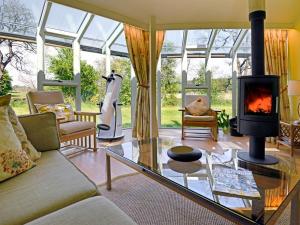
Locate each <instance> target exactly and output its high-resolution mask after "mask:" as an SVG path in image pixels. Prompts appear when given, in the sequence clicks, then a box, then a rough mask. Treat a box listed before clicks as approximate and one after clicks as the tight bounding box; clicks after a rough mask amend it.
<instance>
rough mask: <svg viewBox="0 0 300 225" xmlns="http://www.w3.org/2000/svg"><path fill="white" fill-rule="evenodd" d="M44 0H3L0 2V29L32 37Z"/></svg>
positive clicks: (4, 31)
mask: <svg viewBox="0 0 300 225" xmlns="http://www.w3.org/2000/svg"><path fill="white" fill-rule="evenodd" d="M43 5H44V0H31V1H28V0H3V1H1V2H0V31H1V32H3V33H9V34H17V35H24V36H30V37H34V36H35V34H36V27H37V25H38V22H39V19H40V15H41V12H42V9H43Z"/></svg>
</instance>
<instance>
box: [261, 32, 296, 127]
mask: <svg viewBox="0 0 300 225" xmlns="http://www.w3.org/2000/svg"><path fill="white" fill-rule="evenodd" d="M287 45H288V32H287V31H286V30H266V32H265V55H266V56H265V57H266V73H267V74H272V75H278V76H279V77H280V119H281V120H282V121H285V122H288V121H289V120H290V105H289V98H288V94H287V81H288V50H287V49H288V46H287Z"/></svg>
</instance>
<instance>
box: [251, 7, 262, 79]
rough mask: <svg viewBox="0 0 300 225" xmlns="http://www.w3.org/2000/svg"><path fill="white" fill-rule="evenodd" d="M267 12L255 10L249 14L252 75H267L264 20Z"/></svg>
mask: <svg viewBox="0 0 300 225" xmlns="http://www.w3.org/2000/svg"><path fill="white" fill-rule="evenodd" d="M265 18H266V12H265V11H263V10H259V11H254V12H251V13H250V14H249V20H250V21H251V52H252V53H251V54H252V76H264V75H265V51H264V50H265V45H264V31H265V28H264V20H265Z"/></svg>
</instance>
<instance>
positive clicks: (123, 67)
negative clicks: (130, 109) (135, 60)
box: [111, 57, 131, 105]
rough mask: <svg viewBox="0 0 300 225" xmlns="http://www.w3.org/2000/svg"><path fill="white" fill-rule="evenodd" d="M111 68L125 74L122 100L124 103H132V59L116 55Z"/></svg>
mask: <svg viewBox="0 0 300 225" xmlns="http://www.w3.org/2000/svg"><path fill="white" fill-rule="evenodd" d="M111 68H112V69H113V70H115V72H116V73H117V74H120V75H122V76H123V80H122V87H121V91H120V102H121V103H122V104H123V105H130V103H131V82H130V80H131V73H130V70H131V69H130V60H129V59H127V58H121V57H114V59H113V60H112V64H111Z"/></svg>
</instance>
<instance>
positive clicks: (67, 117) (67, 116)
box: [34, 104, 75, 123]
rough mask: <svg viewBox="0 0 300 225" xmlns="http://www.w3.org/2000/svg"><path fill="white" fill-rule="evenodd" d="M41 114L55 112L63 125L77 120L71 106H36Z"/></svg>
mask: <svg viewBox="0 0 300 225" xmlns="http://www.w3.org/2000/svg"><path fill="white" fill-rule="evenodd" d="M34 106H35V107H36V109H37V111H38V112H39V113H45V112H53V113H55V115H56V117H57V118H61V119H62V120H60V122H61V123H65V122H70V121H74V120H75V115H74V111H73V109H72V106H71V105H70V104H34Z"/></svg>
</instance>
